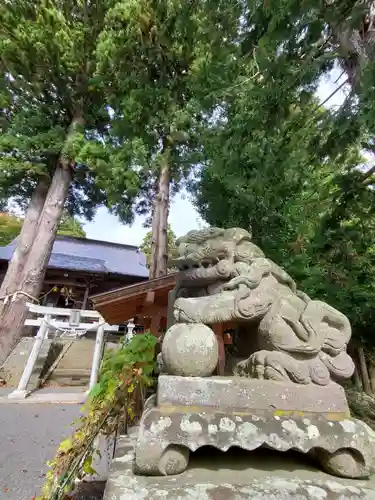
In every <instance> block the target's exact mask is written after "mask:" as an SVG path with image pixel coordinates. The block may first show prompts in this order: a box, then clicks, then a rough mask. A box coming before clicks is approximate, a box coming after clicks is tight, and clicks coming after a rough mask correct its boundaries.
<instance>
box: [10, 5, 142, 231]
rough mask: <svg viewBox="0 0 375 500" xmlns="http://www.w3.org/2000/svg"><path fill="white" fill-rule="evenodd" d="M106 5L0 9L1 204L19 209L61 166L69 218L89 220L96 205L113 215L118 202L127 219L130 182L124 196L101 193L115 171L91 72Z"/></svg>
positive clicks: (99, 87)
mask: <svg viewBox="0 0 375 500" xmlns="http://www.w3.org/2000/svg"><path fill="white" fill-rule="evenodd" d="M113 4H114V2H113V1H111V0H103V1H100V2H81V1H78V0H63V1H60V0H36V1H35V2H32V3H28V2H25V1H24V0H15V1H14V2H11V3H10V4H9V3H7V4H4V5H2V6H1V7H0V26H1V28H0V67H1V70H2V74H3V77H2V78H1V80H0V101H1V105H2V111H3V113H2V119H1V122H0V132H1V138H0V198H1V199H8V198H10V197H13V198H15V201H17V202H18V203H19V204H20V205H21V206H22V207H24V205H25V203H27V202H28V200H29V198H30V196H31V193H32V192H33V190H34V188H35V185H36V183H37V182H38V179H40V177H41V176H45V175H48V176H49V177H52V176H53V173H54V170H55V168H56V166H57V165H58V162H59V161H62V160H64V161H67V162H69V163H70V164H71V165H72V167H74V176H73V181H72V183H71V185H70V188H69V194H68V197H67V200H66V209H67V210H68V212H69V213H70V214H71V215H78V216H84V217H86V218H88V219H91V218H92V217H93V215H94V213H95V207H96V206H97V205H100V204H103V203H109V204H110V206H111V207H112V209H113V210H115V209H116V202H119V201H121V204H122V205H121V210H120V211H121V215H122V216H123V218H124V219H126V220H127V221H130V220H131V219H132V212H131V210H130V209H129V208H127V206H126V197H128V196H130V194H134V192H136V191H134V182H135V181H134V176H131V175H130V176H128V177H126V182H127V184H126V185H124V183H122V184H121V192H122V191H124V190H125V192H126V195H124V196H122V195H119V198H117V199H116V200H113V199H111V196H109V197H108V196H107V195H106V193H105V192H104V190H103V177H105V176H106V172H107V171H109V170H111V169H115V168H118V166H117V165H115V164H114V163H113V159H112V160H111V161H110V160H109V153H108V151H107V146H108V150H109V151H110V150H111V147H112V148H113V146H111V143H110V141H108V142H106V141H105V136H106V135H107V132H108V123H109V115H108V110H107V102H106V97H105V94H104V92H103V82H101V81H100V79H99V78H98V76H97V75H96V73H95V72H96V66H97V62H98V61H97V57H96V54H97V44H98V41H99V36H100V33H101V31H102V29H103V26H104V19H105V16H106V13H107V12H108V10H109V9H110V8H111V7H112V6H113ZM78 122H79V124H78ZM81 124H83V125H81ZM121 167H122V170H123V171H124V166H123V164H121ZM123 176H124V177H125V174H123ZM128 187H129V192H127V191H128V190H127V188H128ZM132 190H133V191H132Z"/></svg>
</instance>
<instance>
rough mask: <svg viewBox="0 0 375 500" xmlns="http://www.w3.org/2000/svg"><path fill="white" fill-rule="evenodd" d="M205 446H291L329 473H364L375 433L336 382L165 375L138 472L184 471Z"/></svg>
mask: <svg viewBox="0 0 375 500" xmlns="http://www.w3.org/2000/svg"><path fill="white" fill-rule="evenodd" d="M206 445H210V446H214V447H216V448H218V449H220V450H222V451H226V450H228V449H229V448H231V447H240V448H243V449H245V450H255V449H257V448H259V447H266V448H271V449H274V450H278V451H283V452H284V451H287V450H292V449H293V450H297V451H300V452H302V453H308V454H310V455H312V456H313V457H314V458H315V459H316V460H318V461H319V463H320V464H321V467H322V468H323V469H324V470H326V471H327V472H329V473H331V474H334V475H337V476H341V477H349V478H365V477H368V476H369V475H370V474H371V473H372V470H373V460H374V459H373V457H374V456H375V433H374V432H373V431H372V430H371V429H370V428H369V427H368V426H367V425H366V424H365V423H364V422H361V421H359V420H355V419H352V418H350V415H349V411H348V406H347V403H346V398H345V394H344V392H343V390H342V388H341V387H339V386H338V385H336V384H333V383H332V384H330V385H329V386H327V387H318V386H315V385H308V386H301V385H300V386H298V385H296V384H291V383H290V384H289V383H284V382H273V381H264V380H253V379H244V378H239V379H237V378H234V377H233V378H222V377H212V378H200V377H173V376H168V375H165V376H161V377H160V378H159V387H158V392H157V395H154V396H153V397H152V398H150V399H149V400H148V401H147V404H146V407H145V411H144V414H143V417H142V420H141V424H140V432H139V437H138V441H137V445H136V450H135V472H136V473H138V474H144V475H171V474H178V473H181V472H183V471H184V470H185V469H186V467H187V465H188V462H189V453H190V451H195V450H197V449H198V448H200V447H202V446H206Z"/></svg>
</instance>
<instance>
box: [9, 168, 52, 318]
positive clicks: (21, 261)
mask: <svg viewBox="0 0 375 500" xmlns="http://www.w3.org/2000/svg"><path fill="white" fill-rule="evenodd" d="M49 185H50V180H49V179H48V178H47V177H44V178H43V179H41V180H40V181H39V183H38V185H37V186H36V188H35V190H34V193H33V195H32V197H31V200H30V203H29V207H28V209H27V212H26V215H25V219H24V222H23V224H22V229H21V232H20V234H19V236H18V242H17V247H16V249H15V251H14V253H13V256H12V259H11V261H10V262H9V265H8V269H7V272H6V275H5V277H4V280H3V282H2V284H1V288H0V296H1V297H4V296H6V295H9V294H12V293H14V292H15V291H16V290H18V287H19V284H20V281H21V279H22V271H23V268H24V265H25V262H26V259H27V256H28V254H29V252H30V249H31V246H32V244H33V242H34V240H35V237H36V233H37V229H38V221H39V218H40V215H41V213H42V211H43V207H44V203H45V201H46V198H47V193H48V188H49ZM3 305H4V301H1V302H0V317H1V312H2V308H3Z"/></svg>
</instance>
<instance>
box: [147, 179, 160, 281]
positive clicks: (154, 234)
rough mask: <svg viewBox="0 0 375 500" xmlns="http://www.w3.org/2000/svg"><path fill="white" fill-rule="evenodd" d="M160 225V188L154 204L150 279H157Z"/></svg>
mask: <svg viewBox="0 0 375 500" xmlns="http://www.w3.org/2000/svg"><path fill="white" fill-rule="evenodd" d="M159 224H160V203H159V186H158V192H157V194H156V197H155V202H154V213H153V214H152V232H151V257H150V273H149V277H150V279H151V280H152V279H154V278H156V271H157V252H158V246H159Z"/></svg>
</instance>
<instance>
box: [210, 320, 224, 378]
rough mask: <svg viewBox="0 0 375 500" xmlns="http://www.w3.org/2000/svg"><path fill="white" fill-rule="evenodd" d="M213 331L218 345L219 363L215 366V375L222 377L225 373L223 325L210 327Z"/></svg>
mask: <svg viewBox="0 0 375 500" xmlns="http://www.w3.org/2000/svg"><path fill="white" fill-rule="evenodd" d="M211 328H212V330H213V331H214V333H215V335H216V338H217V343H218V344H219V362H218V364H217V374H218V375H221V376H223V375H224V371H225V349H224V325H223V324H222V323H215V324H214V325H211Z"/></svg>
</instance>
